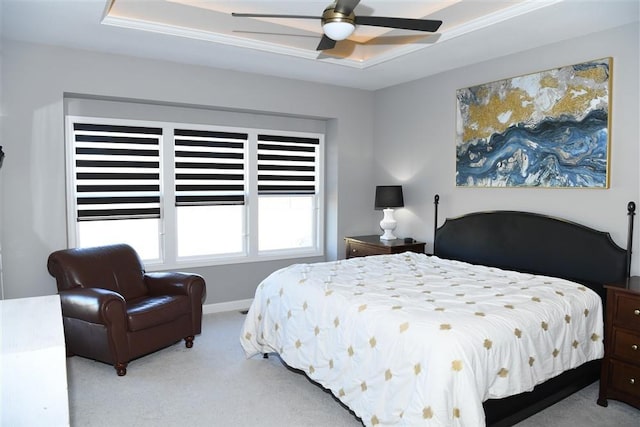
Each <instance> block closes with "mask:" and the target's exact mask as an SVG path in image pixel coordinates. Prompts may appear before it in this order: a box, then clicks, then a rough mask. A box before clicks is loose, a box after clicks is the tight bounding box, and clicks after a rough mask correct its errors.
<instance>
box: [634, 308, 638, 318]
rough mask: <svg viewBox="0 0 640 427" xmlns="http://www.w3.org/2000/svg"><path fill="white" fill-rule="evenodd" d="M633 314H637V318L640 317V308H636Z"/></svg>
mask: <svg viewBox="0 0 640 427" xmlns="http://www.w3.org/2000/svg"><path fill="white" fill-rule="evenodd" d="M633 314H635V315H636V316H640V308H636V309H635V310H633Z"/></svg>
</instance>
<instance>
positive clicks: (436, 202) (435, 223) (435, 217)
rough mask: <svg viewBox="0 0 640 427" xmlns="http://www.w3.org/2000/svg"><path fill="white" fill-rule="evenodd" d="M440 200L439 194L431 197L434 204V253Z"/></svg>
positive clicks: (434, 251) (434, 250)
mask: <svg viewBox="0 0 640 427" xmlns="http://www.w3.org/2000/svg"><path fill="white" fill-rule="evenodd" d="M439 202H440V195H438V194H436V195H435V196H434V197H433V204H434V205H435V208H436V210H435V214H434V219H433V253H434V254H435V253H436V232H437V231H438V203H439Z"/></svg>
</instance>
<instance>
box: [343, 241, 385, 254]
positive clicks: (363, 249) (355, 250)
mask: <svg viewBox="0 0 640 427" xmlns="http://www.w3.org/2000/svg"><path fill="white" fill-rule="evenodd" d="M389 252H390V251H388V250H386V251H385V250H384V249H383V250H381V249H380V248H377V247H375V246H369V245H363V244H360V243H357V242H350V243H349V256H350V257H358V256H369V255H380V254H381V253H389Z"/></svg>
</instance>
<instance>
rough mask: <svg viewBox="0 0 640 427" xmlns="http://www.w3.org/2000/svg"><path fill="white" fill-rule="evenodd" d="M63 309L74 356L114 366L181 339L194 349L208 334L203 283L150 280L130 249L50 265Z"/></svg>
mask: <svg viewBox="0 0 640 427" xmlns="http://www.w3.org/2000/svg"><path fill="white" fill-rule="evenodd" d="M47 269H48V270H49V273H50V274H51V275H52V276H53V277H55V279H56V283H57V286H58V294H59V295H60V300H61V304H62V317H63V325H64V334H65V341H66V346H67V354H68V355H70V356H71V355H79V356H83V357H87V358H90V359H95V360H99V361H102V362H105V363H109V364H112V365H113V366H114V367H115V369H116V371H117V373H118V375H119V376H123V375H125V374H126V373H127V364H128V363H129V361H131V360H133V359H135V358H138V357H140V356H143V355H145V354H148V353H151V352H154V351H156V350H159V349H161V348H163V347H167V346H169V345H171V344H174V343H176V342H178V341H180V340H182V339H184V340H185V344H186V346H187V348H191V347H192V346H193V340H194V337H195V335H197V334H199V333H200V332H201V328H202V304H203V302H204V300H205V297H206V286H205V282H204V279H203V278H202V277H201V276H199V275H197V274H191V273H182V272H169V273H159V272H158V273H146V272H145V271H144V266H143V265H142V262H141V260H140V257H139V256H138V254H137V253H136V252H135V250H134V249H133V248H132V247H131V246H129V245H125V244H117V245H109V246H100V247H93V248H76V249H65V250H59V251H56V252H53V253H52V254H51V255H49V259H48V261H47Z"/></svg>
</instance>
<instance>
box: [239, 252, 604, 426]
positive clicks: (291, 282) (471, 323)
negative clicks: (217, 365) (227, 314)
mask: <svg viewBox="0 0 640 427" xmlns="http://www.w3.org/2000/svg"><path fill="white" fill-rule="evenodd" d="M602 337H603V320H602V304H601V300H600V298H599V297H598V296H597V295H596V294H595V293H594V292H592V291H591V290H590V289H588V288H586V287H584V286H581V285H579V284H576V283H573V282H569V281H566V280H561V279H556V278H550V277H544V276H534V275H530V274H521V273H515V272H510V271H504V270H500V269H496V268H488V267H483V266H476V265H471V264H466V263H461V262H456V261H448V260H443V259H439V258H437V257H428V256H426V255H423V254H416V253H411V252H407V253H403V254H397V255H380V256H373V257H366V258H352V259H349V260H342V261H335V262H325V263H317V264H297V265H292V266H290V267H287V268H284V269H282V270H279V271H276V272H275V273H273V274H271V275H270V276H269V277H268V278H267V279H265V280H264V281H263V282H262V283H261V284H260V285H259V286H258V289H257V291H256V295H255V299H254V301H253V304H252V306H251V309H250V310H249V313H248V315H247V318H246V321H245V323H244V326H243V330H242V332H241V336H240V341H241V344H242V347H243V348H244V350H245V353H246V355H247V357H251V356H254V355H256V354H260V353H269V352H277V353H279V354H280V357H281V358H282V359H283V360H284V361H285V362H286V363H287V364H288V365H289V366H291V367H293V368H297V369H300V370H302V371H304V372H305V373H306V374H307V375H308V376H309V377H310V378H311V379H313V380H314V381H316V382H317V383H319V384H321V385H322V386H324V387H325V388H327V389H329V390H331V392H332V393H333V394H334V395H335V396H336V397H337V398H338V399H340V400H341V401H342V402H343V403H345V404H346V405H347V406H348V407H349V408H351V409H352V410H353V412H354V413H355V414H356V415H358V416H359V417H360V418H361V419H362V421H363V422H364V424H365V425H367V426H384V425H399V426H422V425H425V426H483V425H484V424H485V421H484V412H483V408H482V402H483V401H484V400H486V399H490V398H501V397H506V396H509V395H513V394H517V393H520V392H523V391H527V390H530V389H532V388H533V387H534V386H535V385H536V384H538V383H540V382H543V381H545V380H547V379H549V378H552V377H554V376H556V375H558V374H560V373H561V372H562V371H564V370H567V369H570V368H574V367H577V366H579V365H581V364H583V363H585V362H587V361H589V360H593V359H597V358H601V357H602V356H603V343H602Z"/></svg>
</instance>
